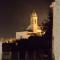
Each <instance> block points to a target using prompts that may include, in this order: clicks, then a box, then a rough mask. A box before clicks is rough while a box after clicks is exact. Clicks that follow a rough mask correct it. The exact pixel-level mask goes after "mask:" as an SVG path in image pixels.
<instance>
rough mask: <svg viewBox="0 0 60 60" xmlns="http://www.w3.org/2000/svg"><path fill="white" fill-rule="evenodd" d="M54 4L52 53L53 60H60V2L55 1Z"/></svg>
mask: <svg viewBox="0 0 60 60" xmlns="http://www.w3.org/2000/svg"><path fill="white" fill-rule="evenodd" d="M55 1H56V4H55V7H54V8H53V14H54V15H53V36H54V44H53V52H54V55H55V60H60V0H55Z"/></svg>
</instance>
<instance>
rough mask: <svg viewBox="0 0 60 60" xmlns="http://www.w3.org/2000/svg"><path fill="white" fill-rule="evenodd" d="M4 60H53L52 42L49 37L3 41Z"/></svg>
mask: <svg viewBox="0 0 60 60" xmlns="http://www.w3.org/2000/svg"><path fill="white" fill-rule="evenodd" d="M2 60H52V42H51V39H49V40H48V37H45V36H43V37H30V38H29V39H28V40H26V39H21V40H18V41H16V42H14V43H9V44H8V43H3V54H2Z"/></svg>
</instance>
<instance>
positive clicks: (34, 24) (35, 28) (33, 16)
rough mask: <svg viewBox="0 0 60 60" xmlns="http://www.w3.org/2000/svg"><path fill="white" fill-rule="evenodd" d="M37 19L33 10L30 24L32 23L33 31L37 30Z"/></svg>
mask: <svg viewBox="0 0 60 60" xmlns="http://www.w3.org/2000/svg"><path fill="white" fill-rule="evenodd" d="M37 20H38V16H37V14H36V11H35V10H33V12H32V15H31V25H32V30H33V32H34V33H36V32H37V26H38V23H37Z"/></svg>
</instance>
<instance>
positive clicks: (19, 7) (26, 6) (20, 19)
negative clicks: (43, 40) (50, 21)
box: [0, 0, 51, 37]
mask: <svg viewBox="0 0 60 60" xmlns="http://www.w3.org/2000/svg"><path fill="white" fill-rule="evenodd" d="M50 4H51V0H20V1H18V0H14V1H13V0H2V1H0V37H9V36H15V32H17V31H22V30H24V29H25V28H27V27H28V25H29V22H30V15H31V13H32V10H33V9H35V10H36V12H37V14H38V17H39V21H38V22H39V24H40V22H41V21H43V19H45V18H46V17H47V15H48V10H49V5H50Z"/></svg>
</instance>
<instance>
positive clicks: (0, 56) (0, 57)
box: [0, 42, 2, 60]
mask: <svg viewBox="0 0 60 60" xmlns="http://www.w3.org/2000/svg"><path fill="white" fill-rule="evenodd" d="M0 60H2V42H0Z"/></svg>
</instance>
